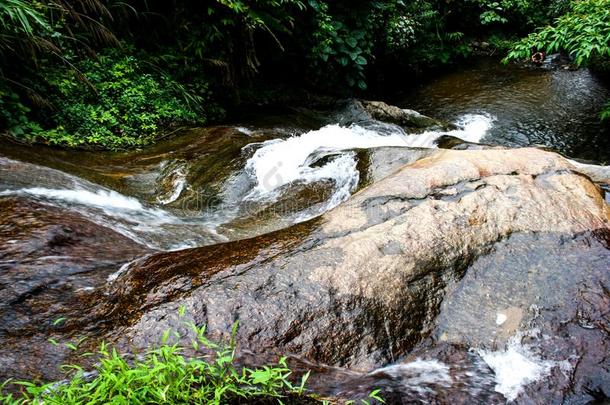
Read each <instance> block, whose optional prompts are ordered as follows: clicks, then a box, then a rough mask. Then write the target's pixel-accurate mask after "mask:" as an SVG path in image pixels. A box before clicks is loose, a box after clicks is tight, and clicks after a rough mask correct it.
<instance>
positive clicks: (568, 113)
mask: <svg viewBox="0 0 610 405" xmlns="http://www.w3.org/2000/svg"><path fill="white" fill-rule="evenodd" d="M609 99H610V86H609V85H608V83H604V81H603V80H602V79H600V78H599V77H597V76H595V75H594V74H593V73H591V72H590V71H588V70H584V69H583V70H577V71H570V70H566V69H564V68H561V67H560V68H557V69H551V70H545V69H538V68H531V67H519V66H515V65H509V66H505V65H502V64H500V63H499V61H498V60H497V59H487V58H483V59H481V60H480V61H478V62H473V63H472V65H470V66H465V67H462V68H461V69H457V70H456V71H454V72H452V73H449V74H446V75H443V76H441V77H439V78H436V79H434V80H431V81H430V82H427V83H424V84H422V85H421V86H420V87H418V88H416V89H414V90H412V91H409V92H407V93H406V94H405V95H403V96H397V97H396V101H395V102H396V103H397V104H399V105H401V106H404V107H408V108H412V109H414V110H417V111H419V112H421V113H422V114H427V115H429V116H431V117H436V118H442V119H445V120H449V121H452V120H455V119H456V118H457V117H459V116H462V115H463V114H468V113H471V114H481V113H483V114H489V115H491V116H493V117H495V118H496V120H495V123H494V126H493V128H491V130H490V131H489V132H488V133H487V134H486V136H485V137H484V139H483V141H484V142H490V143H496V144H501V145H506V146H511V147H514V146H527V145H544V146H546V147H549V148H552V149H555V150H557V151H559V152H561V153H563V154H565V155H566V156H570V157H573V158H581V159H588V160H592V161H597V162H601V163H605V164H608V163H610V126H608V125H606V126H604V125H602V124H601V123H600V119H599V111H601V109H602V107H603V106H604V104H605V103H607V102H608V100H609Z"/></svg>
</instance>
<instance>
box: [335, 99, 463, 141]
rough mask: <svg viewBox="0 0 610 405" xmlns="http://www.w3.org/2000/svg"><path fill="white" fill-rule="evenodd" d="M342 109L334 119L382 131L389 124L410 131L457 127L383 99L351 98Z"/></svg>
mask: <svg viewBox="0 0 610 405" xmlns="http://www.w3.org/2000/svg"><path fill="white" fill-rule="evenodd" d="M340 111H341V112H340V114H338V115H337V116H336V117H333V120H335V121H338V122H339V123H340V124H341V125H349V124H358V125H364V126H366V127H367V128H375V130H379V131H380V132H381V133H383V131H384V130H387V129H388V128H389V127H390V126H389V125H388V124H391V125H397V126H399V127H401V128H403V129H404V130H406V131H407V132H410V133H411V132H413V133H414V132H421V131H423V130H433V129H444V130H450V129H455V126H454V125H452V124H448V123H446V122H442V121H439V120H436V119H434V118H430V117H428V116H425V115H422V114H420V113H419V112H417V111H415V110H409V109H403V108H400V107H397V106H393V105H390V104H386V103H384V102H383V101H368V100H350V101H348V102H347V103H346V104H345V106H344V107H343V109H341V110H340ZM380 124H381V125H380Z"/></svg>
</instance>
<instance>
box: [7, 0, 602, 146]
mask: <svg viewBox="0 0 610 405" xmlns="http://www.w3.org/2000/svg"><path fill="white" fill-rule="evenodd" d="M608 10H609V7H608V0H578V1H577V0H464V1H445V0H441V1H438V0H423V1H414V0H388V1H378V0H354V1H349V2H347V1H342V2H339V1H329V0H257V1H254V0H211V1H206V2H201V1H194V0H175V1H172V2H168V1H164V0H48V1H42V0H27V1H26V0H0V79H2V80H0V107H2V110H1V111H0V130H3V131H7V132H9V133H10V134H12V135H13V136H14V137H17V138H19V139H22V140H27V141H32V140H36V141H41V142H46V143H51V144H59V145H64V146H77V147H104V148H112V149H116V148H130V147H141V146H143V145H146V144H148V143H150V142H153V141H154V140H155V139H157V138H158V137H159V136H160V135H162V134H164V133H167V132H168V131H172V130H173V128H174V127H176V126H179V125H183V124H186V125H198V124H201V123H205V122H209V121H210V120H215V119H218V118H220V117H222V113H223V108H220V106H224V107H228V108H231V107H232V106H234V105H236V104H239V103H242V102H244V101H246V102H247V101H249V100H248V95H249V94H253V93H254V92H251V91H248V88H249V87H250V86H253V85H256V86H258V87H257V88H261V87H263V88H264V87H265V86H267V87H273V86H276V85H279V84H281V85H283V86H286V87H290V86H292V87H299V88H305V89H307V88H309V89H312V90H314V91H316V92H328V93H333V94H337V95H349V94H358V93H362V92H364V91H370V88H371V86H373V87H375V86H379V85H380V84H381V83H384V80H385V82H392V80H386V79H384V78H385V77H386V76H388V75H391V74H394V75H396V74H399V75H401V76H405V75H407V76H408V75H412V76H414V75H415V74H416V73H417V72H420V71H422V70H423V69H427V68H430V67H437V66H441V65H445V64H449V63H452V62H453V61H456V60H459V59H461V58H465V57H468V56H469V55H471V53H472V51H473V48H472V46H471V45H470V44H471V42H473V41H474V40H477V41H481V40H486V41H487V43H489V44H491V46H492V47H496V48H506V47H507V46H508V44H509V43H510V42H509V41H510V39H511V38H515V37H519V36H523V35H525V34H527V33H528V32H531V31H533V30H536V29H537V28H538V27H546V28H542V29H538V30H536V32H535V33H534V34H532V35H531V36H529V37H528V38H526V39H525V40H523V41H521V42H519V43H518V44H517V45H515V47H514V48H513V49H512V50H511V53H510V55H509V57H510V58H525V57H528V56H529V52H530V51H531V48H532V47H533V48H542V47H544V48H545V49H547V50H548V51H550V52H552V51H554V50H564V51H566V52H569V53H571V54H572V55H573V56H574V58H575V60H576V63H577V64H581V63H582V64H584V63H587V61H590V60H593V59H598V58H600V57H601V56H603V55H606V54H607V52H608V35H609V34H608V24H609V22H608V21H609V19H608V13H609V11H608ZM566 12H567V14H565V13H566ZM564 14H565V15H564ZM555 17H559V18H558V19H557V20H556V23H555V24H554V25H548V23H549V22H551V20H552V19H553V18H555ZM547 25H548V26H547ZM278 82H282V83H278ZM244 96H245V98H246V100H244V99H243V98H244Z"/></svg>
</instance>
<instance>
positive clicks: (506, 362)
mask: <svg viewBox="0 0 610 405" xmlns="http://www.w3.org/2000/svg"><path fill="white" fill-rule="evenodd" d="M537 333H538V332H537V331H531V332H518V333H517V334H516V335H515V336H513V337H512V338H511V339H510V340H509V341H508V344H507V346H506V348H505V349H504V350H498V351H489V350H482V349H481V350H478V353H479V355H480V356H481V357H482V358H483V360H484V361H485V363H487V365H488V366H489V367H490V368H491V369H492V370H493V371H494V373H495V375H496V387H495V390H496V391H497V392H499V393H500V394H502V395H504V396H505V397H506V399H507V400H508V401H509V402H511V401H514V400H515V399H517V397H518V396H519V394H520V393H521V392H522V391H523V389H524V388H525V387H526V386H527V385H528V384H531V383H533V382H536V381H539V380H540V379H542V378H544V377H546V376H548V375H549V374H550V373H551V370H552V369H553V368H555V367H560V369H561V370H562V371H563V372H567V371H569V370H570V369H571V365H570V363H569V362H568V361H567V360H563V361H552V360H543V359H542V358H540V356H538V355H537V354H536V353H535V348H534V346H532V345H526V344H522V343H521V341H522V339H523V338H524V337H525V336H534V335H536V334H537Z"/></svg>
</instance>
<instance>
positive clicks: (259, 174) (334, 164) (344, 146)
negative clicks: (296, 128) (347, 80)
mask: <svg viewBox="0 0 610 405" xmlns="http://www.w3.org/2000/svg"><path fill="white" fill-rule="evenodd" d="M494 120H495V118H494V117H492V116H490V115H484V114H467V115H464V116H463V117H461V118H460V119H459V120H458V121H457V122H456V124H457V125H458V126H459V127H460V129H456V130H452V131H427V132H424V133H421V134H412V135H408V134H406V133H405V132H404V131H403V130H402V129H401V128H400V127H397V126H394V125H386V124H383V123H377V125H384V128H383V129H384V131H379V130H372V129H368V128H363V127H361V126H358V125H352V126H349V127H342V126H339V125H327V126H325V127H323V128H321V129H318V130H315V131H310V132H307V133H305V134H302V135H300V136H294V137H291V138H288V139H285V140H277V139H274V140H270V141H267V142H263V143H262V144H260V147H259V149H258V150H256V152H255V153H254V155H253V156H252V157H251V158H250V159H249V160H248V161H247V162H246V166H245V169H244V170H245V172H246V173H247V174H248V175H249V176H250V177H251V178H252V180H253V182H254V184H255V186H254V187H253V188H252V190H251V191H250V192H249V193H247V195H246V196H245V197H244V198H245V199H246V200H263V199H274V198H277V197H278V195H279V194H280V192H279V191H280V190H281V188H282V187H283V186H286V185H288V184H290V183H294V182H302V183H305V184H310V183H314V182H317V181H322V180H331V181H333V183H334V190H335V191H334V193H333V195H332V197H331V198H330V199H329V201H328V203H327V204H326V205H325V207H324V209H325V210H328V209H330V208H333V207H334V206H336V205H338V204H339V203H341V202H342V201H345V200H346V199H347V198H348V197H349V196H350V194H351V193H352V192H353V191H354V190H355V188H356V186H357V184H358V180H359V172H358V170H357V167H356V166H357V161H356V155H355V153H354V152H353V150H355V149H370V148H376V147H384V146H403V147H426V148H433V147H436V144H435V141H436V140H437V139H438V138H440V137H441V136H443V135H450V136H454V137H457V138H461V139H463V140H465V141H467V142H479V141H480V140H481V139H482V138H483V136H485V134H486V133H487V131H488V130H489V129H490V128H491V127H492V124H493V121H494ZM248 146H250V145H248ZM248 146H247V147H248ZM337 153H338V156H337V157H335V158H334V159H332V160H330V161H329V162H328V163H326V164H324V165H321V166H315V167H312V166H311V165H310V164H309V163H310V162H311V160H312V159H311V157H312V156H314V155H316V154H319V155H324V154H326V155H330V154H337Z"/></svg>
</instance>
